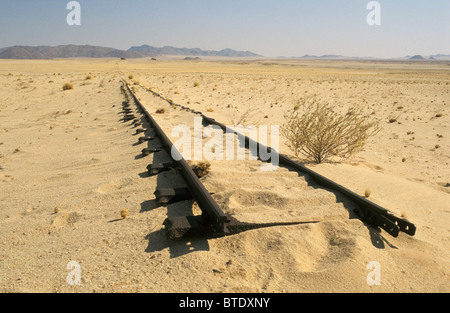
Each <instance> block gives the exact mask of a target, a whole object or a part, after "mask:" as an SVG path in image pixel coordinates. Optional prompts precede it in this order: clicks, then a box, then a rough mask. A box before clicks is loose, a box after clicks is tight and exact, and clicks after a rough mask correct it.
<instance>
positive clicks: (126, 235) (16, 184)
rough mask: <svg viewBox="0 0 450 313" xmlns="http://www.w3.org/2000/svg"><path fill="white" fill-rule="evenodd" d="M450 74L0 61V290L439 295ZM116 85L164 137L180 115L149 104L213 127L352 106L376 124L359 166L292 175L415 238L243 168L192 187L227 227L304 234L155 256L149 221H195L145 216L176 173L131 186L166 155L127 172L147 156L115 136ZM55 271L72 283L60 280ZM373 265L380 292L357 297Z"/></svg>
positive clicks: (422, 68) (425, 66)
mask: <svg viewBox="0 0 450 313" xmlns="http://www.w3.org/2000/svg"><path fill="white" fill-rule="evenodd" d="M449 71H450V67H448V64H446V63H440V62H438V63H413V64H406V63H393V62H390V63H377V64H376V63H372V62H339V61H334V62H330V61H282V62H278V61H270V62H269V61H259V62H244V61H242V62H222V61H215V62H206V61H199V62H197V61H196V62H189V61H157V62H151V63H148V62H147V61H145V60H133V61H122V62H119V61H116V60H64V61H61V60H54V61H11V60H10V61H8V60H0V82H1V85H2V86H3V87H2V89H0V99H1V102H0V190H1V192H0V205H1V207H0V271H1V273H2V274H1V275H0V291H1V292H449V286H450V284H449V282H450V279H449V278H450V275H449V274H450V273H449V271H448V268H449V263H450V255H449V251H450V250H449V239H450V238H449V226H448V225H449V223H448V221H449V217H448V214H449V212H450V207H449V203H450V201H449V200H450V198H449V197H450V195H449V192H448V189H449V188H448V183H449V182H450V172H449V171H448V168H449V167H448V162H449V158H450V146H449V145H448V139H447V138H448V137H449V136H450V132H449V130H448V125H449V112H448V105H449V102H448V93H449V86H448V84H449V82H450V80H449ZM129 75H133V79H129V77H128V76H129ZM88 76H90V78H89V79H88ZM122 79H127V80H128V81H129V82H130V83H132V84H134V86H135V90H136V94H137V95H138V97H139V98H140V99H141V101H142V103H143V104H144V105H145V106H146V107H147V108H148V110H149V111H150V112H155V111H156V110H157V109H159V108H162V107H164V108H165V109H166V112H165V113H164V114H154V117H155V119H157V121H158V123H160V125H161V127H163V128H164V129H165V130H167V131H168V132H169V133H170V130H171V129H172V128H173V127H174V126H176V125H179V124H184V125H188V126H189V127H192V126H193V119H192V116H191V115H189V114H187V112H185V111H182V110H180V109H179V108H175V107H171V106H170V105H169V104H168V103H167V102H164V101H162V100H161V99H158V98H156V97H154V96H153V95H152V94H151V93H149V92H148V91H147V90H146V89H147V88H151V89H152V90H154V91H155V92H158V93H160V94H161V95H163V96H164V97H166V98H168V99H171V100H172V101H174V102H175V103H178V104H181V105H186V106H189V107H191V108H193V109H197V110H200V111H202V112H205V113H208V115H209V116H211V117H213V118H216V119H217V120H219V121H221V122H223V123H225V124H226V123H229V122H231V121H230V119H231V118H232V116H233V114H234V113H236V112H237V113H240V112H241V113H242V112H243V111H245V109H246V108H248V107H254V108H256V109H257V110H258V112H257V113H258V114H256V115H255V116H254V117H253V118H254V119H255V120H254V121H255V122H259V123H260V124H266V125H272V124H274V125H281V124H282V123H283V113H284V111H285V110H287V109H288V108H290V107H291V106H292V105H293V103H295V101H296V99H298V98H299V97H301V96H303V95H307V94H317V95H319V96H320V97H321V98H323V99H328V100H329V101H331V102H332V103H335V104H336V106H339V107H342V108H343V109H345V108H346V106H350V105H358V106H362V107H363V108H364V109H366V110H367V111H368V112H373V115H374V116H376V117H378V118H379V119H380V120H381V121H382V126H383V130H382V131H381V133H380V134H379V135H377V136H376V137H374V138H372V139H371V140H370V142H369V143H368V145H367V147H366V149H365V151H363V152H362V153H360V154H359V155H357V156H356V157H354V158H353V159H351V160H345V161H344V162H342V163H331V164H321V165H313V164H308V166H310V167H311V168H312V169H314V170H315V171H317V172H319V173H322V174H323V175H325V176H327V177H329V178H331V179H333V180H336V181H337V182H338V183H340V184H343V185H344V186H346V187H348V188H349V189H351V190H353V191H355V192H357V193H360V194H363V193H364V190H365V189H366V188H370V189H371V191H372V194H371V196H370V199H371V200H372V201H374V202H376V203H378V204H380V205H382V206H384V207H386V208H388V209H390V210H392V211H393V212H394V213H395V214H397V215H399V216H400V215H404V216H406V217H407V218H408V219H409V220H410V221H412V222H414V223H415V224H416V225H417V228H418V230H417V234H416V236H414V237H410V236H408V235H405V234H401V235H400V236H399V237H398V238H392V237H391V236H389V235H388V234H386V233H385V232H382V231H381V232H380V231H378V230H375V229H373V228H371V227H369V226H367V225H365V224H364V223H362V222H361V221H360V220H359V219H356V218H355V217H354V216H353V215H352V214H351V209H352V205H353V204H352V203H350V202H348V201H346V200H345V199H343V198H342V197H341V196H340V195H339V194H337V193H335V192H333V191H329V190H324V189H322V188H317V186H316V185H314V183H313V182H311V181H310V180H309V179H308V177H306V176H304V175H301V174H300V175H299V174H298V173H296V172H294V171H292V170H290V169H287V168H283V167H280V168H278V169H277V171H276V172H261V171H260V162H259V161H257V160H248V159H246V160H242V161H211V172H210V174H208V175H207V176H205V177H204V178H202V181H203V182H204V184H205V186H206V187H207V188H208V190H210V191H211V192H213V193H214V194H213V196H214V198H215V199H216V201H217V202H218V203H220V204H221V206H222V207H223V208H224V210H225V211H227V212H229V213H232V214H235V215H236V217H237V218H239V219H241V220H243V221H251V222H261V221H263V222H268V221H270V222H277V221H285V220H291V221H302V220H303V221H304V220H316V221H319V223H314V224H302V225H295V226H280V227H272V228H264V229H258V230H253V231H248V232H244V233H241V234H238V235H234V236H230V237H224V238H218V239H202V238H195V239H192V240H182V241H175V242H174V241H170V240H168V239H167V236H166V235H165V232H164V230H163V229H162V223H163V222H164V220H165V219H166V218H167V217H168V216H179V215H186V214H198V213H199V212H198V208H197V207H196V205H195V203H193V202H192V201H185V202H181V203H176V204H171V205H169V206H168V207H158V206H157V205H156V200H155V197H154V195H153V192H154V191H155V189H156V188H157V187H162V186H174V185H178V186H182V185H183V183H184V182H183V181H182V179H180V177H179V175H178V174H177V173H176V172H175V171H168V172H164V173H162V174H160V175H158V176H154V177H149V176H148V175H147V172H146V167H147V165H148V164H151V163H152V162H155V161H157V160H164V159H165V158H167V157H168V156H167V155H164V154H160V155H150V156H148V157H142V156H141V150H142V149H143V148H144V147H145V146H146V145H147V143H143V144H139V143H138V138H139V135H136V128H135V127H134V126H133V125H132V124H131V123H130V122H124V121H121V118H122V116H123V114H121V113H120V111H121V110H122V101H123V100H124V99H123V95H122V94H121V92H120V83H121V80H122ZM65 83H71V84H73V86H74V89H73V90H67V91H63V90H62V86H63V85H64V84H65ZM392 119H395V120H396V121H395V122H390V120H392ZM250 122H253V121H250ZM173 139H176V138H175V137H174V138H173ZM202 139H203V142H205V143H206V142H208V140H209V138H207V137H205V138H202ZM280 144H281V146H280V151H281V152H282V153H285V154H290V151H289V150H288V149H287V148H286V146H285V145H284V142H280ZM125 208H126V209H128V211H129V213H128V217H127V218H126V219H122V218H121V216H120V212H121V210H123V209H125ZM71 261H75V262H78V263H79V265H80V268H81V284H80V285H73V286H72V285H69V284H68V282H67V276H68V275H69V273H70V270H68V269H67V265H68V263H69V262H71ZM373 261H375V262H378V263H379V264H380V266H381V284H380V285H374V286H371V285H369V284H368V283H367V276H368V275H369V274H370V270H369V269H368V267H367V265H368V264H369V263H370V262H373Z"/></svg>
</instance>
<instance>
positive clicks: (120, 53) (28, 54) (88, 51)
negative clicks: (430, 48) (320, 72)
mask: <svg viewBox="0 0 450 313" xmlns="http://www.w3.org/2000/svg"><path fill="white" fill-rule="evenodd" d="M161 55H174V56H186V57H187V59H190V58H195V59H197V58H198V57H206V56H217V57H254V58H256V57H262V56H261V55H259V54H256V53H253V52H250V51H236V50H232V49H223V50H220V51H214V50H202V49H199V48H194V49H188V48H175V47H171V46H165V47H162V48H157V47H152V46H149V45H142V46H136V47H131V48H130V49H128V50H120V49H115V48H107V47H99V46H90V45H61V46H53V47H52V46H37V47H31V46H13V47H7V48H0V59H63V58H130V59H132V58H146V57H152V58H154V57H157V56H161ZM279 58H285V59H330V60H347V59H349V60H376V59H377V58H372V57H366V58H362V57H347V56H343V55H334V54H326V55H321V56H316V55H308V54H307V55H304V56H302V57H290V58H286V57H279ZM378 59H380V58H378ZM384 59H387V58H384ZM392 59H393V60H450V54H435V55H429V56H422V55H414V56H405V57H401V58H392Z"/></svg>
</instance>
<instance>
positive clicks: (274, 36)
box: [0, 0, 450, 57]
mask: <svg viewBox="0 0 450 313" xmlns="http://www.w3.org/2000/svg"><path fill="white" fill-rule="evenodd" d="M68 2H69V0H39V1H33V0H0V47H8V46H12V45H32V46H37V45H60V44H90V45H100V46H108V47H114V48H119V49H128V48H129V47H131V46H135V45H142V44H149V45H152V46H157V47H161V46H165V45H171V46H176V47H184V48H202V49H208V50H221V49H224V48H232V49H235V50H250V51H253V52H256V53H259V54H262V55H265V56H302V55H305V54H310V55H313V54H314V55H323V54H341V55H346V56H374V57H399V56H406V55H413V54H423V55H429V54H437V53H443V54H450V1H449V0H428V1H427V0H421V1H419V0H379V1H378V2H379V3H380V4H381V25H380V26H369V25H368V24H367V22H366V18H367V15H368V14H369V12H370V11H369V10H367V8H366V6H367V4H368V2H369V0H308V1H306V0H129V1H120V0H79V1H78V2H79V3H80V5H81V26H69V25H68V24H67V22H66V17H67V14H68V13H69V11H68V10H67V9H66V5H67V3H68Z"/></svg>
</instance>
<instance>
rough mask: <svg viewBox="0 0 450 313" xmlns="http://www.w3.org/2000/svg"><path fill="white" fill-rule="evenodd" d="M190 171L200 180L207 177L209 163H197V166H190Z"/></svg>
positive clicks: (209, 167) (209, 168)
mask: <svg viewBox="0 0 450 313" xmlns="http://www.w3.org/2000/svg"><path fill="white" fill-rule="evenodd" d="M192 170H193V171H194V173H195V175H197V177H198V178H202V177H204V176H206V175H208V173H209V171H210V170H211V163H209V162H199V163H197V164H194V165H192Z"/></svg>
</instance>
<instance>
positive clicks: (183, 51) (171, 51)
mask: <svg viewBox="0 0 450 313" xmlns="http://www.w3.org/2000/svg"><path fill="white" fill-rule="evenodd" d="M128 52H140V53H150V54H153V55H186V56H221V57H261V55H259V54H256V53H253V52H250V51H235V50H232V49H223V50H220V51H213V50H201V49H198V48H194V49H188V48H175V47H171V46H165V47H162V48H155V47H152V46H149V45H143V46H139V47H131V48H130V49H128Z"/></svg>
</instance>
